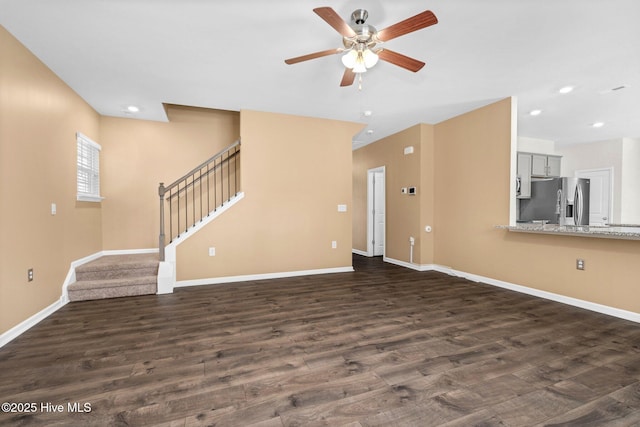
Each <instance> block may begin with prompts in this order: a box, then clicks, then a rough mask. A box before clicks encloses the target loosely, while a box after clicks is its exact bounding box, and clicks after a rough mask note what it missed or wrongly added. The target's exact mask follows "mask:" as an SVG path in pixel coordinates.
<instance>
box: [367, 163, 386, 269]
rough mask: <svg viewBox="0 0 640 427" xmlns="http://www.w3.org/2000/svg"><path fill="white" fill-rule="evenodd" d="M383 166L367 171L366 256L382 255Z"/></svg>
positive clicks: (384, 209)
mask: <svg viewBox="0 0 640 427" xmlns="http://www.w3.org/2000/svg"><path fill="white" fill-rule="evenodd" d="M385 197H386V196H385V167H384V166H382V167H378V168H374V169H369V170H368V171H367V256H370V257H371V256H384V253H385V252H384V248H385V230H386V227H385V215H386V212H385V211H386V207H385V206H386V200H385Z"/></svg>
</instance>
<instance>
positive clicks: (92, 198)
mask: <svg viewBox="0 0 640 427" xmlns="http://www.w3.org/2000/svg"><path fill="white" fill-rule="evenodd" d="M76 200H77V201H79V202H93V203H100V202H101V201H103V200H104V197H100V196H91V195H89V194H78V196H77V198H76Z"/></svg>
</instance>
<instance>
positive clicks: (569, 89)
mask: <svg viewBox="0 0 640 427" xmlns="http://www.w3.org/2000/svg"><path fill="white" fill-rule="evenodd" d="M572 90H573V86H565V87H562V88H560V90H558V93H562V94H565V93H569V92H571V91H572Z"/></svg>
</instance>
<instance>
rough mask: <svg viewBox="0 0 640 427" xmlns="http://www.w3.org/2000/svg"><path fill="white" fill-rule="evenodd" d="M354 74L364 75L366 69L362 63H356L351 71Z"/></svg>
mask: <svg viewBox="0 0 640 427" xmlns="http://www.w3.org/2000/svg"><path fill="white" fill-rule="evenodd" d="M352 71H353V72H354V73H356V74H357V73H366V72H367V67H366V66H365V65H364V61H358V62H357V63H356V65H355V66H354V67H353V70H352Z"/></svg>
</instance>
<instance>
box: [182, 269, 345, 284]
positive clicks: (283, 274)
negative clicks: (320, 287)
mask: <svg viewBox="0 0 640 427" xmlns="http://www.w3.org/2000/svg"><path fill="white" fill-rule="evenodd" d="M353 271H354V270H353V266H348V267H334V268H320V269H317V270H298V271H284V272H279V273H264V274H246V275H242V276H226V277H214V278H210V279H196V280H180V281H178V282H176V285H175V287H176V288H181V287H186V286H204V285H217V284H220V283H235V282H248V281H252V280H268V279H282V278H286V277H297V276H310V275H314V274H331V273H350V272H353Z"/></svg>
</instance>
